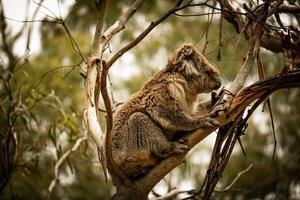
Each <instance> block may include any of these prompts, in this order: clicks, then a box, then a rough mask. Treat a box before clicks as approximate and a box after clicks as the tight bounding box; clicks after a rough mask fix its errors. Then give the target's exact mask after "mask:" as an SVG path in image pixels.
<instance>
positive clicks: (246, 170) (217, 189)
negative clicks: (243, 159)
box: [215, 164, 253, 192]
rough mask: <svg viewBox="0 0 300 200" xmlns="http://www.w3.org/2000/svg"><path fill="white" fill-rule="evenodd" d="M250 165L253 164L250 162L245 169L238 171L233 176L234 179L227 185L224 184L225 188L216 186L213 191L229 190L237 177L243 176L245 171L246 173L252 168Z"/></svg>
mask: <svg viewBox="0 0 300 200" xmlns="http://www.w3.org/2000/svg"><path fill="white" fill-rule="evenodd" d="M252 166H253V165H252V164H250V165H249V166H248V167H247V168H246V169H244V170H243V171H241V172H239V173H238V175H237V176H236V177H235V179H233V181H232V182H231V183H230V184H229V185H228V186H226V187H225V188H216V189H215V191H216V192H226V191H228V190H230V189H231V188H232V186H233V185H234V184H235V183H236V182H237V181H238V180H239V178H240V177H241V176H243V175H244V174H245V173H247V172H248V171H249V170H250V169H251V168H252Z"/></svg>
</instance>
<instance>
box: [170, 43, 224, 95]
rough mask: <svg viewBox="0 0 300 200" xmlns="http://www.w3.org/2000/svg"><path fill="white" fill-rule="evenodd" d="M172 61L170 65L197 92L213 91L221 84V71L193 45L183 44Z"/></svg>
mask: <svg viewBox="0 0 300 200" xmlns="http://www.w3.org/2000/svg"><path fill="white" fill-rule="evenodd" d="M170 62H171V63H170ZM170 62H169V66H168V67H169V68H170V69H171V68H172V71H175V72H179V73H180V74H181V75H183V77H184V78H185V79H186V81H187V82H188V84H189V87H190V88H191V89H192V90H193V91H195V92H196V93H207V92H211V91H212V90H216V89H218V88H219V87H220V86H221V79H220V75H219V71H218V70H217V69H216V68H215V67H214V66H212V65H211V64H210V63H209V62H208V61H207V59H206V58H205V57H204V56H203V55H202V54H201V53H200V52H198V51H197V50H196V49H195V48H194V47H193V46H192V45H189V44H185V45H183V46H182V47H181V48H180V49H179V50H178V51H177V52H176V53H175V55H174V56H173V58H172V59H171V60H170Z"/></svg>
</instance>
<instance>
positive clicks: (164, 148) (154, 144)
mask: <svg viewBox="0 0 300 200" xmlns="http://www.w3.org/2000/svg"><path fill="white" fill-rule="evenodd" d="M128 129H129V130H128V131H129V133H128V134H129V135H131V136H130V137H132V141H131V144H132V146H135V148H137V149H140V150H143V149H147V150H149V151H150V152H151V153H153V154H155V155H156V156H159V157H167V156H169V155H170V154H172V153H184V152H186V151H187V150H189V147H188V146H187V145H186V144H184V142H183V141H178V142H171V141H168V140H167V138H166V137H165V135H164V134H163V132H162V131H161V129H160V128H159V127H158V126H157V125H156V124H155V123H154V122H153V121H152V120H151V119H150V117H149V116H148V115H146V114H144V113H141V112H136V113H134V114H133V115H131V116H130V118H129V120H128Z"/></svg>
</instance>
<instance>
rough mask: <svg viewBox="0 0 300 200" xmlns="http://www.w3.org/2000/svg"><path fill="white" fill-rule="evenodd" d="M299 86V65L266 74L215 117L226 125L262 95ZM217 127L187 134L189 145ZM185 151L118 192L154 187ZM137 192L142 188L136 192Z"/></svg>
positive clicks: (142, 191) (131, 192) (146, 190)
mask: <svg viewBox="0 0 300 200" xmlns="http://www.w3.org/2000/svg"><path fill="white" fill-rule="evenodd" d="M293 87H300V69H297V70H293V71H291V72H289V73H287V74H284V75H282V76H280V75H279V74H276V75H274V76H272V77H269V78H266V79H265V80H263V81H259V82H256V83H254V84H252V85H251V86H249V87H247V88H245V89H243V90H242V91H240V92H239V93H238V94H237V96H235V97H234V98H233V100H232V102H231V103H230V106H229V109H228V113H229V115H228V116H227V115H226V114H222V115H220V116H218V117H217V118H216V119H217V120H218V121H219V122H221V124H223V125H225V124H227V123H228V122H230V121H232V120H233V119H234V118H236V117H237V116H239V114H240V113H241V112H243V111H244V110H245V109H246V108H247V106H248V105H249V104H250V103H252V102H253V101H255V100H256V99H258V98H260V97H262V96H268V95H270V94H271V93H272V92H274V91H276V90H279V89H282V88H293ZM214 130H216V128H207V129H204V128H201V129H198V130H196V131H194V132H192V133H190V134H188V135H187V136H186V137H185V139H187V141H188V145H189V146H190V147H191V149H192V148H193V147H194V146H195V145H196V144H198V143H199V142H200V141H202V140H203V139H204V138H206V137H207V136H208V135H209V134H210V133H212V132H213V131H214ZM185 156H186V154H179V155H178V154H174V155H172V156H170V157H168V158H166V159H165V160H162V161H161V162H159V163H158V164H156V165H155V166H154V168H152V169H151V171H150V172H148V173H147V174H146V175H145V176H143V177H142V178H140V179H138V180H136V181H135V182H134V184H133V186H132V187H130V188H119V194H116V195H120V194H122V195H128V196H127V197H129V198H130V197H131V196H130V195H135V196H134V197H139V198H143V197H145V196H147V194H148V193H149V192H150V191H151V189H152V188H153V187H154V186H155V185H156V184H157V183H158V182H159V181H160V180H161V179H162V178H163V177H164V176H165V175H167V174H168V173H169V172H170V171H171V170H172V169H174V168H175V167H177V166H178V165H180V164H181V163H182V162H183V160H184V158H185ZM137 192H140V193H138V194H137Z"/></svg>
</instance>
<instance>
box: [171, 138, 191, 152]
mask: <svg viewBox="0 0 300 200" xmlns="http://www.w3.org/2000/svg"><path fill="white" fill-rule="evenodd" d="M172 145H173V153H185V152H187V151H188V150H190V147H189V146H188V145H187V140H186V139H180V140H178V141H177V142H172Z"/></svg>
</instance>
